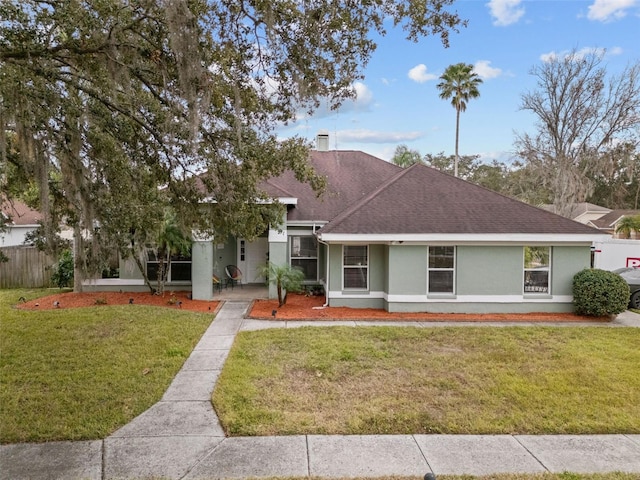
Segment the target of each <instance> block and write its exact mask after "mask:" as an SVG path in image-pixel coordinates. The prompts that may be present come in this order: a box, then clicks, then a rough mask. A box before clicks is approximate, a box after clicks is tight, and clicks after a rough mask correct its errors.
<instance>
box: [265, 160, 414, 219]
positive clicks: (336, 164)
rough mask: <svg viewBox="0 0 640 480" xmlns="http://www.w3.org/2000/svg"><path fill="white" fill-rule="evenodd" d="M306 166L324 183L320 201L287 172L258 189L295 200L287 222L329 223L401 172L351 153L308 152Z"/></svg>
mask: <svg viewBox="0 0 640 480" xmlns="http://www.w3.org/2000/svg"><path fill="white" fill-rule="evenodd" d="M309 163H310V164H311V166H312V167H313V168H314V169H315V171H316V173H317V174H318V175H320V176H322V177H324V178H325V179H326V182H327V188H326V191H325V192H324V193H323V194H322V195H321V196H320V197H318V196H317V194H316V192H315V191H313V189H312V188H311V187H310V186H309V185H308V184H306V183H302V182H300V181H298V180H297V179H296V178H295V175H294V174H293V172H291V171H287V172H285V173H283V174H282V175H280V176H278V177H274V178H270V179H269V180H268V181H266V182H264V183H263V184H262V185H261V188H262V189H263V190H264V191H265V192H266V193H267V194H269V195H271V196H273V197H280V196H282V192H287V193H288V194H289V196H291V197H295V198H297V199H298V203H297V205H296V207H295V208H293V209H291V210H290V211H289V213H288V220H289V221H314V220H321V221H329V220H331V219H333V218H335V217H336V216H337V215H339V214H340V213H341V212H342V211H343V210H344V209H345V208H347V207H348V206H350V205H353V204H355V203H357V202H359V201H360V200H361V199H362V198H364V197H366V196H367V195H369V194H370V193H371V192H372V191H373V190H375V189H377V188H378V187H379V186H380V185H382V184H383V183H384V182H386V181H387V180H389V179H390V178H392V177H393V176H394V175H396V174H397V173H398V172H399V171H402V169H401V168H400V167H398V166H397V165H394V164H392V163H389V162H386V161H384V160H381V159H379V158H376V157H374V156H371V155H369V154H367V153H364V152H359V151H354V150H331V151H316V150H312V151H311V152H310V153H309Z"/></svg>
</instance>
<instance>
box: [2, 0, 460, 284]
mask: <svg viewBox="0 0 640 480" xmlns="http://www.w3.org/2000/svg"><path fill="white" fill-rule="evenodd" d="M452 4H453V0H376V1H374V2H360V1H353V0H333V1H326V0H301V1H295V0H269V1H261V0H164V1H162V0H138V1H135V2H129V1H124V0H89V1H79V0H60V1H50V0H43V1H38V0H6V1H4V2H2V3H1V4H0V132H1V133H2V135H1V137H0V158H1V160H2V165H0V167H1V168H2V173H3V175H2V178H3V179H5V180H4V181H3V183H2V186H1V188H2V189H3V190H4V191H9V190H12V189H13V190H15V188H12V189H10V188H9V187H8V185H7V181H6V179H7V178H14V179H17V178H23V179H24V178H34V179H35V180H36V184H37V185H38V187H39V192H40V205H39V208H40V209H41V210H42V211H43V213H44V214H45V218H46V219H47V222H46V225H45V228H44V232H45V238H47V239H48V240H49V242H50V244H51V245H53V244H54V242H53V241H52V239H53V236H54V233H55V229H56V227H57V224H56V223H57V222H56V221H55V219H57V218H58V217H57V216H56V215H53V214H52V212H54V211H56V212H59V215H62V216H63V217H64V218H66V220H67V222H68V223H69V224H70V225H71V226H72V228H73V229H74V231H75V238H76V242H75V245H76V252H75V253H76V255H75V261H76V267H77V269H76V272H77V273H78V276H80V275H81V273H82V272H83V271H84V272H86V271H87V270H90V267H91V265H95V264H97V263H99V262H97V260H99V259H100V258H103V254H102V253H101V251H100V250H99V247H105V248H113V246H114V245H115V246H117V247H118V248H119V249H120V251H121V253H124V254H126V253H127V252H128V251H129V252H132V251H133V250H134V249H135V248H137V246H140V245H144V244H145V243H146V242H148V241H149V240H150V236H151V235H152V232H155V231H157V226H158V225H159V224H161V222H162V218H163V215H164V212H165V211H166V207H167V206H170V207H171V208H172V209H173V210H174V211H175V212H176V218H177V219H178V220H179V222H181V224H182V227H183V228H184V229H185V230H188V229H191V228H192V227H197V228H199V229H201V230H204V231H215V232H216V234H218V235H226V234H229V233H231V234H235V235H242V236H246V237H249V238H251V237H252V236H254V235H256V234H257V233H258V232H260V231H261V230H263V229H264V228H265V227H266V226H267V225H268V224H270V223H274V222H276V221H277V219H278V217H279V211H278V208H277V207H276V206H268V205H266V204H265V203H264V202H262V203H261V202H256V201H255V200H256V199H257V198H260V197H261V196H262V193H261V192H260V191H259V190H258V189H257V185H258V184H259V182H260V180H262V179H264V178H266V177H268V176H271V175H277V174H279V173H280V172H282V171H283V170H284V169H287V168H290V169H293V170H294V171H295V172H296V174H297V175H298V177H299V178H300V179H301V180H306V181H311V182H312V183H313V185H314V186H316V187H319V186H321V183H322V182H321V179H318V178H316V177H315V176H314V174H313V172H312V171H311V170H310V168H309V167H308V164H307V163H306V158H307V148H308V146H307V144H306V142H304V141H302V140H301V139H292V140H288V141H282V142H280V141H277V138H276V135H275V133H274V131H275V130H274V129H275V128H276V127H277V126H278V125H279V124H281V123H286V122H289V121H292V120H293V119H294V118H295V115H296V112H298V111H300V109H306V110H307V111H313V110H314V108H316V107H317V105H318V104H319V103H318V102H319V101H320V100H321V99H326V100H327V101H328V102H329V103H330V104H331V105H332V106H334V107H337V106H338V105H340V103H341V101H343V100H344V99H345V98H348V97H349V96H352V95H353V94H354V91H353V89H352V88H351V86H352V84H353V82H354V81H355V80H357V79H359V78H361V77H362V71H363V68H364V66H365V65H366V64H367V61H368V60H369V58H370V56H371V54H372V52H373V51H374V49H375V43H374V42H373V40H372V39H371V35H370V33H371V32H372V31H377V32H379V33H384V31H385V25H388V24H389V23H387V22H391V23H393V24H394V26H401V27H402V28H404V29H405V31H406V34H407V37H408V39H410V40H413V41H416V40H417V39H419V38H421V37H422V36H425V35H438V36H440V38H441V41H442V42H443V44H444V45H445V46H446V45H447V44H448V35H449V33H450V32H451V31H455V30H456V29H457V28H458V27H459V26H461V25H463V24H464V22H463V21H462V20H461V19H460V18H459V17H458V15H457V13H455V12H452V11H450V10H449V8H450V6H451V5H452ZM13 187H15V186H13ZM202 187H204V188H202ZM203 192H206V193H203ZM204 200H209V201H210V205H211V207H210V208H204V207H202V206H201V205H202V204H203V201H204ZM90 239H92V241H90ZM89 244H90V245H91V248H88V245H89ZM80 285H81V284H80V279H79V278H76V289H79V288H80Z"/></svg>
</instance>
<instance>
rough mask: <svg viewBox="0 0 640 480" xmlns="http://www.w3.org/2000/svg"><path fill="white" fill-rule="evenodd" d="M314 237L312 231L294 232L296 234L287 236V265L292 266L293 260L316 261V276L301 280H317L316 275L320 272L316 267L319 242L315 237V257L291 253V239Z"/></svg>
mask: <svg viewBox="0 0 640 480" xmlns="http://www.w3.org/2000/svg"><path fill="white" fill-rule="evenodd" d="M306 237H309V238H315V237H314V235H313V234H312V233H307V234H296V235H291V236H289V265H290V266H292V267H293V266H294V264H293V260H315V262H316V278H305V279H304V280H303V282H317V281H318V275H319V274H320V272H319V269H318V266H319V265H318V257H319V252H318V250H319V248H320V244H319V242H318V240H317V239H316V256H315V257H302V256H294V255H293V239H294V238H306Z"/></svg>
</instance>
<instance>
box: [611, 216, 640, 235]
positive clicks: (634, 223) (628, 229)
mask: <svg viewBox="0 0 640 480" xmlns="http://www.w3.org/2000/svg"><path fill="white" fill-rule="evenodd" d="M632 232H637V233H640V215H633V216H626V217H622V219H621V220H620V221H619V222H618V225H617V226H616V233H617V234H619V235H620V236H622V237H623V238H630V237H631V234H632Z"/></svg>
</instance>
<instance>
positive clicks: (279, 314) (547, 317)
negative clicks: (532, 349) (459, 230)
mask: <svg viewBox="0 0 640 480" xmlns="http://www.w3.org/2000/svg"><path fill="white" fill-rule="evenodd" d="M324 301H325V298H324V297H306V296H304V295H289V296H288V298H287V303H286V304H285V305H283V306H282V307H280V308H278V301H277V300H256V301H255V302H254V304H253V308H252V309H251V312H250V313H249V317H250V318H257V319H265V320H276V321H277V320H300V319H304V320H386V321H389V320H401V321H405V322H406V321H415V322H420V321H431V322H452V321H454V322H455V321H458V322H461V321H464V322H608V321H609V318H608V317H586V316H581V315H575V314H573V313H546V312H540V313H523V314H511V313H509V314H507V313H492V314H463V313H429V312H424V313H389V312H386V311H384V310H380V309H375V308H349V307H323V306H322V305H323V303H324ZM274 311H275V316H274V315H273V312H274Z"/></svg>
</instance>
